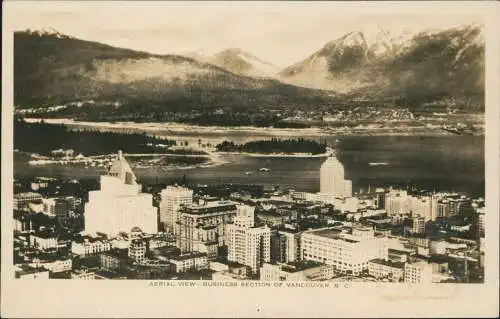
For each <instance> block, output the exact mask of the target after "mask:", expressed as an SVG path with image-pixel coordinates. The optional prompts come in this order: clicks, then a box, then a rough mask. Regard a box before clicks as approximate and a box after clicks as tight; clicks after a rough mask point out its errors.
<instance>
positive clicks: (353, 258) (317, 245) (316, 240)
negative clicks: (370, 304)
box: [301, 228, 388, 275]
mask: <svg viewBox="0 0 500 319" xmlns="http://www.w3.org/2000/svg"><path fill="white" fill-rule="evenodd" d="M372 235H373V233H372V231H369V230H360V233H358V232H355V233H354V234H347V233H344V232H343V231H342V230H340V229H335V228H323V229H318V230H312V231H307V232H304V233H303V234H302V242H301V247H302V248H301V250H302V259H303V260H312V261H318V262H321V263H325V264H327V265H333V266H334V267H335V268H336V270H337V271H339V272H342V273H347V274H352V275H358V274H360V273H361V272H362V271H363V270H366V269H368V262H369V261H370V260H372V259H376V258H383V259H385V258H386V257H387V250H388V249H387V246H386V241H385V237H377V236H373V237H372Z"/></svg>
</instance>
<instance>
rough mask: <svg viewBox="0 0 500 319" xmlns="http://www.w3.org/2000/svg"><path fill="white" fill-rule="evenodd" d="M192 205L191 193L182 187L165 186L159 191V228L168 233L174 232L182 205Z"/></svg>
mask: <svg viewBox="0 0 500 319" xmlns="http://www.w3.org/2000/svg"><path fill="white" fill-rule="evenodd" d="M192 203H193V191H192V190H191V189H189V188H185V187H182V186H167V188H165V189H164V190H162V191H161V202H160V227H161V229H162V230H165V231H168V232H170V233H174V232H175V228H176V227H175V224H176V222H177V219H178V217H179V209H180V208H181V206H182V205H184V206H189V205H191V204H192Z"/></svg>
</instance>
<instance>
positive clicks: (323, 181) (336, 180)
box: [320, 156, 352, 197]
mask: <svg viewBox="0 0 500 319" xmlns="http://www.w3.org/2000/svg"><path fill="white" fill-rule="evenodd" d="M351 188H352V187H351ZM351 192H352V189H351ZM320 193H322V194H333V195H334V196H336V197H345V193H346V183H345V180H344V166H343V165H342V163H340V162H339V161H338V160H337V158H336V157H335V156H330V157H328V158H327V159H326V161H325V162H324V163H323V164H322V165H321V168H320Z"/></svg>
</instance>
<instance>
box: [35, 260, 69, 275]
mask: <svg viewBox="0 0 500 319" xmlns="http://www.w3.org/2000/svg"><path fill="white" fill-rule="evenodd" d="M29 265H30V266H31V267H34V268H45V269H47V270H48V271H50V272H52V273H57V272H63V271H68V270H71V268H72V267H73V262H72V260H71V258H68V259H58V258H50V259H38V258H37V259H34V260H33V262H32V263H30V264H29Z"/></svg>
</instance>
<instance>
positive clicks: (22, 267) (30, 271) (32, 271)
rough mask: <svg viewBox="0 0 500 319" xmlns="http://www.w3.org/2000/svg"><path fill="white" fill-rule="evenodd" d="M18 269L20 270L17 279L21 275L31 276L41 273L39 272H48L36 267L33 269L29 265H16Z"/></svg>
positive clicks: (17, 272)
mask: <svg viewBox="0 0 500 319" xmlns="http://www.w3.org/2000/svg"><path fill="white" fill-rule="evenodd" d="M16 267H17V268H18V269H19V270H17V271H16V277H18V276H20V275H29V274H36V273H39V272H46V271H48V270H45V269H43V268H35V267H31V266H28V265H24V264H23V265H16Z"/></svg>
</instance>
